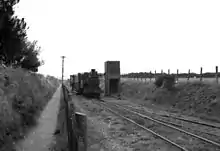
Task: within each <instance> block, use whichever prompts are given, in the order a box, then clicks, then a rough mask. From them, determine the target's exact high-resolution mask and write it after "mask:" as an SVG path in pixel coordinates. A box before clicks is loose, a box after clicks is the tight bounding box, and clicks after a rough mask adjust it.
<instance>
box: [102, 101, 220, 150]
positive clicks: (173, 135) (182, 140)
mask: <svg viewBox="0 0 220 151" xmlns="http://www.w3.org/2000/svg"><path fill="white" fill-rule="evenodd" d="M105 105H106V104H105ZM107 106H108V107H110V108H111V109H113V111H116V112H118V113H119V114H120V115H124V116H125V117H126V118H129V119H132V120H134V121H135V122H137V123H138V124H141V125H146V126H147V128H149V129H151V130H153V131H155V132H156V133H159V134H162V135H163V136H166V137H168V138H169V139H170V140H171V141H172V140H173V141H172V142H176V143H178V144H180V146H183V147H186V148H188V149H189V150H191V149H192V150H201V149H206V150H213V149H216V147H218V148H217V150H219V149H220V148H219V147H220V145H219V144H218V142H219V139H216V141H218V142H215V141H212V140H213V138H218V137H219V136H218V135H217V136H216V135H215V134H212V137H209V139H210V140H209V139H206V138H205V137H204V135H202V136H197V138H196V137H194V134H192V135H193V137H192V135H191V136H189V135H186V133H180V131H179V130H178V129H180V128H178V127H177V128H176V130H178V131H175V130H173V129H169V128H168V127H167V126H166V127H164V126H162V125H158V124H155V123H152V120H150V121H149V120H147V121H146V119H143V118H141V117H140V115H137V114H136V115H135V114H133V113H131V112H130V111H131V110H134V108H133V109H131V108H128V110H126V108H127V107H126V108H124V107H123V108H121V107H122V105H121V104H120V106H117V107H116V106H112V104H109V103H108V104H107ZM148 114H149V113H148ZM154 118H155V117H154ZM160 124H161V123H160ZM191 124H192V123H190V124H189V123H188V128H189V126H190V125H191ZM197 126H198V125H197ZM170 127H172V125H171V126H170ZM184 127H185V126H184ZM209 128H210V127H209ZM182 132H184V130H182ZM194 132H195V129H194ZM201 133H202V131H200V133H199V134H201ZM203 133H204V132H203ZM187 134H190V132H187ZM209 136H210V134H209ZM206 137H207V135H206ZM198 138H199V139H198ZM201 140H202V141H201ZM205 141H206V142H205ZM207 141H208V143H207ZM210 143H211V144H210ZM179 148H180V147H179Z"/></svg>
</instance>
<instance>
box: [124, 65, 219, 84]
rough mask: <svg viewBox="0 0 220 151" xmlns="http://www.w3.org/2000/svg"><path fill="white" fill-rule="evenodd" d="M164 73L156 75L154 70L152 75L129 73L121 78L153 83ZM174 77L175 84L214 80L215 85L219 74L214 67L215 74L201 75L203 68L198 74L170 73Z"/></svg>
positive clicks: (150, 73)
mask: <svg viewBox="0 0 220 151" xmlns="http://www.w3.org/2000/svg"><path fill="white" fill-rule="evenodd" d="M163 74H165V72H164V71H163V70H161V72H160V73H157V71H156V70H155V71H154V73H152V72H151V71H150V72H149V73H143V72H142V73H130V74H123V75H121V77H122V78H129V79H133V80H137V81H147V80H148V79H149V81H154V80H155V78H156V77H157V76H159V75H163ZM166 74H171V73H170V69H168V72H167V73H166ZM172 75H174V76H175V77H176V80H177V82H178V81H182V79H185V80H186V81H187V82H188V81H189V80H199V81H204V80H212V81H213V80H214V81H215V82H216V83H219V75H220V73H219V72H218V66H216V67H215V72H213V73H210V72H209V73H203V68H202V67H201V68H200V74H196V73H192V72H191V71H190V69H189V70H188V73H180V72H179V69H177V71H176V73H172ZM182 82H183V81H182Z"/></svg>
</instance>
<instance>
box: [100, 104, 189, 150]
mask: <svg viewBox="0 0 220 151" xmlns="http://www.w3.org/2000/svg"><path fill="white" fill-rule="evenodd" d="M100 103H101V104H105V105H103V106H105V108H106V109H107V110H109V111H110V112H112V113H114V114H116V115H117V116H119V117H121V118H122V119H125V120H127V121H129V122H131V123H133V124H134V125H136V126H138V127H140V128H142V129H144V130H146V131H148V132H150V133H152V134H154V135H155V136H157V137H159V138H160V139H162V140H165V141H166V142H168V143H170V144H172V145H173V146H175V147H177V148H179V149H181V150H182V151H189V150H188V149H186V148H184V147H182V146H180V145H178V144H176V143H175V142H173V141H171V140H169V139H168V138H166V137H164V136H162V135H160V134H158V133H156V132H154V131H153V130H151V129H148V128H146V127H144V126H143V125H140V124H138V123H136V122H135V121H133V120H132V119H129V118H127V117H125V116H123V115H120V114H119V113H118V112H116V111H114V110H112V109H110V108H109V107H107V105H106V103H103V102H100Z"/></svg>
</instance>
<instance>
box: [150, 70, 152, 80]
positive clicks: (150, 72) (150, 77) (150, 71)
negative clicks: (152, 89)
mask: <svg viewBox="0 0 220 151" xmlns="http://www.w3.org/2000/svg"><path fill="white" fill-rule="evenodd" d="M151 76H152V73H151V71H150V82H151V78H152V77H151Z"/></svg>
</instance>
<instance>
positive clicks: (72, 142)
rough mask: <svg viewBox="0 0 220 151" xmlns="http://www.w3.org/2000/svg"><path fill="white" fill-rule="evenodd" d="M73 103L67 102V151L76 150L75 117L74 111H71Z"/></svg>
mask: <svg viewBox="0 0 220 151" xmlns="http://www.w3.org/2000/svg"><path fill="white" fill-rule="evenodd" d="M73 109H74V107H73V103H72V102H71V101H69V102H68V116H67V121H68V125H67V126H68V135H69V137H68V138H69V140H68V143H69V151H73V150H75V151H77V149H78V138H77V125H76V117H75V111H74V110H73Z"/></svg>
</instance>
